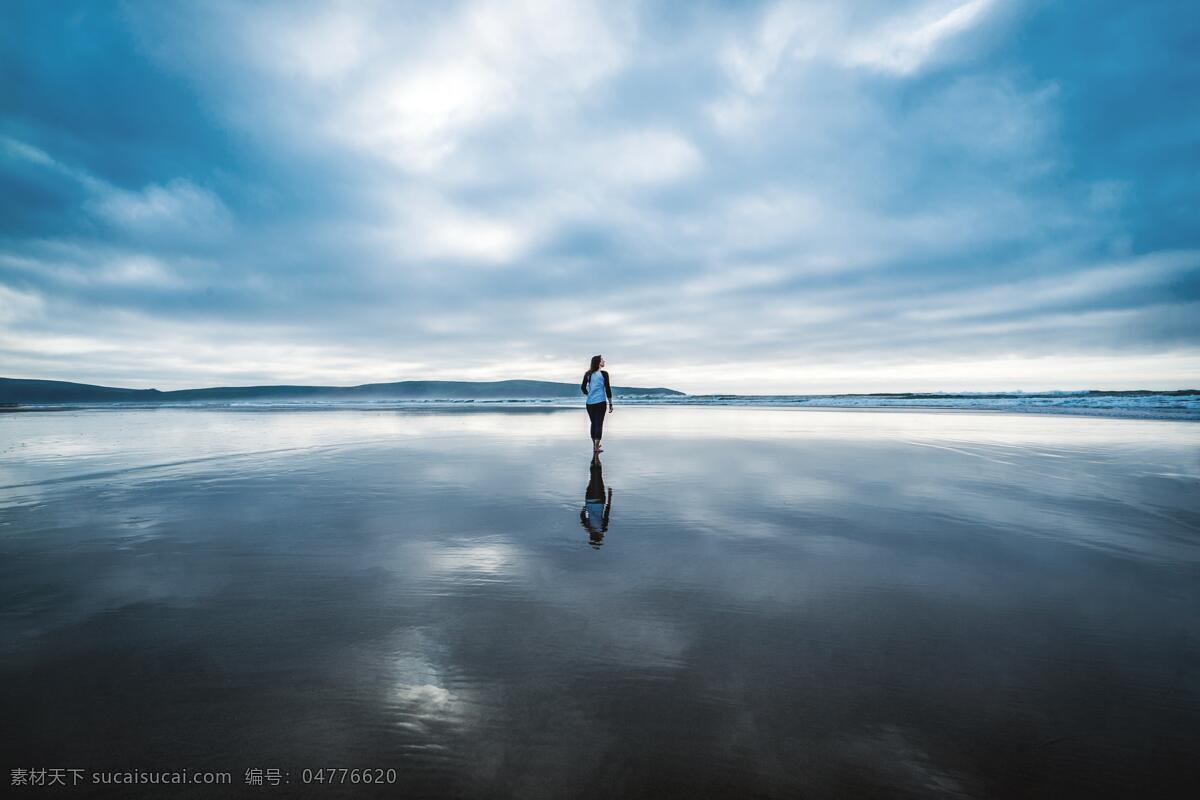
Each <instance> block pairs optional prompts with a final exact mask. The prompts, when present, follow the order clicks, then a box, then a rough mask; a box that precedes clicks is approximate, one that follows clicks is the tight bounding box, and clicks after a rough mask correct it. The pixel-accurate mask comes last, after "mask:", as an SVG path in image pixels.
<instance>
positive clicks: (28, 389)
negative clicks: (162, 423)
mask: <svg viewBox="0 0 1200 800" xmlns="http://www.w3.org/2000/svg"><path fill="white" fill-rule="evenodd" d="M683 394H684V393H683V392H677V391H675V390H674V389H666V388H663V387H661V386H659V387H654V388H641V387H636V386H614V387H613V395H615V396H626V397H627V396H630V395H663V396H683ZM564 397H570V398H579V397H582V393H581V392H580V391H579V385H578V384H575V383H555V382H552V381H525V380H510V381H397V382H395V383H367V384H363V385H361V386H289V385H284V386H217V387H212V388H208V389H178V390H175V391H168V392H163V391H159V390H158V389H121V388H117V387H112V386H94V385H91V384H87V383H71V382H69V381H43V380H26V379H21V378H0V404H5V405H13V404H16V405H22V404H29V403H34V404H37V403H178V402H189V401H201V402H202V401H213V400H275V401H280V400H283V401H287V400H292V401H301V400H508V399H512V400H528V399H538V398H546V399H554V398H564Z"/></svg>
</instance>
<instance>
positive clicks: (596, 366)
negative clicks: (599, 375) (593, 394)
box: [579, 356, 601, 394]
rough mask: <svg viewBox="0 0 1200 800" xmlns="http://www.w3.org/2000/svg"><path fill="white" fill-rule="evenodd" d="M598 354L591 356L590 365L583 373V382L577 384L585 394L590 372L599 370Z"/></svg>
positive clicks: (590, 379) (589, 381)
mask: <svg viewBox="0 0 1200 800" xmlns="http://www.w3.org/2000/svg"><path fill="white" fill-rule="evenodd" d="M600 358H601V357H600V356H592V365H591V366H590V367H589V368H588V371H587V372H585V373H583V383H581V384H579V389H580V391H582V392H583V393H584V394H587V391H588V385H589V384H590V383H591V382H592V374H593V373H595V372H599V371H600Z"/></svg>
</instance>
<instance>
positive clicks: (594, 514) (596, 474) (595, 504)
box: [579, 455, 612, 549]
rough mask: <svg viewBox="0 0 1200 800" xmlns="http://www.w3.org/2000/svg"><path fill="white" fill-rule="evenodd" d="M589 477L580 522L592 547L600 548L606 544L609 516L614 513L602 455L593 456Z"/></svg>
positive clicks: (610, 488)
mask: <svg viewBox="0 0 1200 800" xmlns="http://www.w3.org/2000/svg"><path fill="white" fill-rule="evenodd" d="M588 470H589V473H590V474H589V478H588V485H587V489H586V490H585V491H584V493H583V508H582V509H580V511H579V522H580V524H581V525H583V527H584V530H586V531H587V532H588V541H589V542H590V543H591V545H592V547H594V548H596V549H599V548H600V545H602V544H604V534H605V533H607V532H608V518H609V515H610V514H611V513H612V487H611V486H610V487H609V488H608V490H607V491H606V490H605V488H604V466H603V465H602V464H601V463H600V456H599V455H595V456H592V463H591V466H590V467H589V468H588Z"/></svg>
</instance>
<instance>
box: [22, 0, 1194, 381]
mask: <svg viewBox="0 0 1200 800" xmlns="http://www.w3.org/2000/svg"><path fill="white" fill-rule="evenodd" d="M0 14H2V15H3V18H4V20H3V25H0V186H2V188H3V191H2V192H0V365H2V368H0V374H4V375H6V376H11V377H40V378H53V379H63V380H79V381H85V382H91V383H105V384H110V385H122V386H138V387H145V386H158V387H160V388H178V387H184V386H199V385H217V384H222V385H225V384H253V383H278V382H286V383H326V384H339V385H350V384H357V383H365V382H375V381H388V380H402V379H411V378H446V379H479V380H491V379H500V378H509V377H521V378H541V379H549V380H574V379H575V378H576V377H577V374H578V373H580V372H581V371H582V370H583V369H584V368H585V367H586V363H587V360H588V357H589V356H590V355H591V354H593V353H596V352H603V353H605V355H606V356H607V358H608V361H609V363H610V366H611V368H612V370H613V372H614V375H615V377H616V378H617V381H618V382H619V383H624V384H634V385H667V386H672V387H675V388H679V389H683V390H685V391H690V392H823V391H887V390H960V389H981V390H982V389H1026V390H1034V389H1046V388H1089V387H1090V388H1136V387H1156V388H1182V387H1187V386H1196V385H1197V384H1200V323H1198V320H1200V103H1198V102H1197V101H1196V98H1197V97H1200V59H1197V58H1196V56H1195V54H1196V53H1197V52H1200V13H1198V12H1197V10H1196V7H1195V4H1194V3H1193V2H1145V3H1128V2H1058V3H1051V2H1019V1H1017V2H999V1H995V0H966V1H965V2H964V0H906V1H904V2H896V1H895V0H888V2H859V3H850V2H827V3H817V2H796V3H791V2H782V3H766V4H751V3H717V2H712V3H704V2H699V3H657V4H650V3H626V2H619V1H618V2H600V3H589V2H553V3H550V2H547V3H539V2H499V3H493V2H467V3H414V4H402V3H392V2H362V3H304V2H277V3H271V2H265V3H263V2H259V3H228V2H214V3H193V4H185V3H155V2H144V3H126V4H107V3H103V4H101V3H90V2H79V3H75V4H72V3H53V4H50V3H41V2H28V3H20V2H17V3H6V4H5V5H4V8H3V11H0Z"/></svg>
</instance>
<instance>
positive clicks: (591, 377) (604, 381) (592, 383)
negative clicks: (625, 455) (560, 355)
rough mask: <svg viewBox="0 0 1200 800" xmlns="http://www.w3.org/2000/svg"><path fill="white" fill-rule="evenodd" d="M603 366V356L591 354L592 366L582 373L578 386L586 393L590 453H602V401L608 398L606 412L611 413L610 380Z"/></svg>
mask: <svg viewBox="0 0 1200 800" xmlns="http://www.w3.org/2000/svg"><path fill="white" fill-rule="evenodd" d="M603 366H604V356H592V366H591V368H590V369H588V371H587V372H585V373H584V374H583V383H581V384H580V385H579V388H580V389H581V390H582V391H583V393H584V394H586V395H587V412H588V416H589V417H591V420H592V453H593V454H595V453H603V452H604V448H602V447H601V446H600V437H601V436H602V435H603V433H604V403H605V399H606V398H607V400H608V413H610V414H611V413H612V410H613V405H612V381H610V380H609V379H608V373H607V372H605V371H604V370H603V369H602V367H603Z"/></svg>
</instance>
